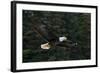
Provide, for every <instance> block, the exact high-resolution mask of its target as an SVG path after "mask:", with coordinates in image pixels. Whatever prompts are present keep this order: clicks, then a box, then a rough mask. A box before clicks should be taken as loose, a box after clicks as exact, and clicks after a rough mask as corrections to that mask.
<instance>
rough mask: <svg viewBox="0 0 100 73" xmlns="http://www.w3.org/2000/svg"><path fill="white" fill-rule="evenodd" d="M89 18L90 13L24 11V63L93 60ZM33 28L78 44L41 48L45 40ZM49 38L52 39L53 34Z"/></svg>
mask: <svg viewBox="0 0 100 73" xmlns="http://www.w3.org/2000/svg"><path fill="white" fill-rule="evenodd" d="M90 19H91V14H90V13H72V12H51V11H32V10H23V62H24V63H25V62H42V61H64V60H86V59H90V58H91V52H90V51H91V41H90V40H91V28H90V27H91V20H90ZM34 26H36V27H38V28H37V29H38V30H39V29H40V31H41V30H42V31H44V33H53V34H54V35H55V36H57V37H61V36H65V37H67V39H68V40H71V41H72V43H74V42H76V43H77V45H76V46H74V47H73V45H72V46H71V45H70V46H62V47H60V46H53V47H51V48H50V49H48V50H45V49H42V48H41V47H40V45H41V44H44V43H46V41H45V40H44V39H43V38H42V37H40V36H39V34H38V33H36V32H35V31H34V30H33V29H34V28H33V27H34ZM48 31H49V32H48ZM44 36H45V35H44ZM48 37H52V35H51V36H48ZM65 44H66V45H68V44H69V43H65Z"/></svg>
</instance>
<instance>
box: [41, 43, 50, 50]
mask: <svg viewBox="0 0 100 73" xmlns="http://www.w3.org/2000/svg"><path fill="white" fill-rule="evenodd" d="M41 48H42V49H50V44H49V43H45V44H41Z"/></svg>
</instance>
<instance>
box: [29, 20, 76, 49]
mask: <svg viewBox="0 0 100 73" xmlns="http://www.w3.org/2000/svg"><path fill="white" fill-rule="evenodd" d="M29 21H30V22H31V24H32V25H33V26H32V30H33V31H35V32H36V33H37V34H38V35H39V36H40V37H42V38H43V40H44V41H45V43H42V44H41V45H40V47H41V48H42V49H50V48H51V47H52V46H59V47H73V46H76V45H77V43H73V42H72V41H71V40H68V38H67V37H65V36H64V35H62V36H60V37H58V36H56V35H55V34H54V33H53V31H52V30H50V29H49V28H48V27H47V26H46V25H44V23H41V22H36V21H37V20H36V19H34V20H32V18H31V19H29ZM40 24H41V25H40Z"/></svg>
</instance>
